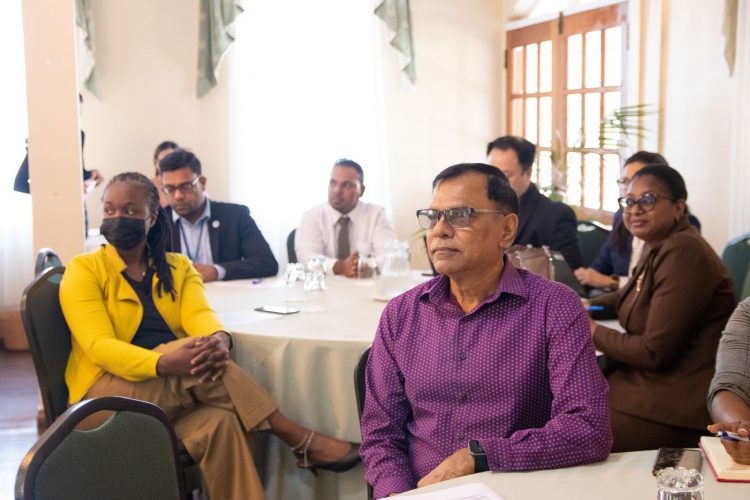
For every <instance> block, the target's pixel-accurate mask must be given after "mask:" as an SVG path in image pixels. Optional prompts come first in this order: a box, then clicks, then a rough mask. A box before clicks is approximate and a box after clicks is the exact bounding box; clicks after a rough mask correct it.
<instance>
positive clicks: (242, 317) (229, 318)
mask: <svg viewBox="0 0 750 500" xmlns="http://www.w3.org/2000/svg"><path fill="white" fill-rule="evenodd" d="M282 317H283V316H282V315H281V314H271V313H264V312H259V311H253V310H252V309H247V310H242V311H232V312H225V313H221V314H219V321H221V324H222V325H224V326H225V327H227V328H229V327H230V326H232V325H243V324H247V323H258V322H259V321H267V320H269V319H279V318H282Z"/></svg>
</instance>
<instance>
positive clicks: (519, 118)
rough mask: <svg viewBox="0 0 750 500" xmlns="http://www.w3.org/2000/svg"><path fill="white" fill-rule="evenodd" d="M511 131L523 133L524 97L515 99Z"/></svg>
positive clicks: (518, 134) (518, 133)
mask: <svg viewBox="0 0 750 500" xmlns="http://www.w3.org/2000/svg"><path fill="white" fill-rule="evenodd" d="M511 107H512V123H511V133H512V134H513V135H517V136H522V135H523V99H513V104H512V105H511Z"/></svg>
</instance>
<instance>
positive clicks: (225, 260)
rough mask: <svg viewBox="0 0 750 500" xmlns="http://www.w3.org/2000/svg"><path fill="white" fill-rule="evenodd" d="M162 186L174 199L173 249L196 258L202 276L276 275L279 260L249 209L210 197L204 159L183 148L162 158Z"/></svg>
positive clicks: (171, 204)
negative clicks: (203, 167)
mask: <svg viewBox="0 0 750 500" xmlns="http://www.w3.org/2000/svg"><path fill="white" fill-rule="evenodd" d="M159 171H160V172H161V181H162V190H163V191H164V194H166V196H167V199H168V200H169V207H168V208H167V214H168V215H169V219H170V220H171V221H172V247H171V250H172V251H173V252H181V253H183V254H185V255H187V256H188V258H189V259H190V260H192V261H193V265H194V266H195V268H196V269H197V270H198V272H200V273H201V276H203V281H215V280H235V279H243V278H257V277H261V276H273V275H275V274H276V273H277V271H278V269H279V265H278V263H277V262H276V259H275V258H274V256H273V253H271V249H270V248H269V246H268V243H267V242H266V240H265V238H263V235H262V234H261V232H260V230H259V229H258V226H257V225H256V224H255V221H254V220H253V218H252V217H250V210H249V209H248V208H247V207H246V206H244V205H237V204H234V203H223V202H220V201H212V200H209V199H208V197H207V196H206V178H205V177H204V176H203V175H202V173H201V162H200V160H198V158H197V157H196V156H195V155H194V154H193V153H192V152H190V151H187V150H185V149H182V148H178V149H176V150H175V151H173V152H172V153H170V154H169V155H168V156H166V157H165V158H163V159H162V160H161V162H159Z"/></svg>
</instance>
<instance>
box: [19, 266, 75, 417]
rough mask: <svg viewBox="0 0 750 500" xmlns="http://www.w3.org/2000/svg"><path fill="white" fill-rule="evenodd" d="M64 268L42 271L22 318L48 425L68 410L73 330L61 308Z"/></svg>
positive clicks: (26, 292)
mask: <svg viewBox="0 0 750 500" xmlns="http://www.w3.org/2000/svg"><path fill="white" fill-rule="evenodd" d="M64 272H65V268H64V267H52V268H47V269H46V270H43V271H42V273H41V274H40V275H38V276H37V277H36V278H34V281H32V282H31V284H29V286H27V287H26V290H24V292H23V297H22V298H21V318H22V320H23V327H24V329H25V330H26V337H27V338H28V340H29V348H30V350H31V357H32V359H33V360H34V368H35V370H36V375H37V379H38V381H39V390H40V392H41V395H42V403H43V405H44V419H45V421H46V423H47V426H50V425H52V422H54V421H55V419H56V418H57V417H58V416H60V415H62V413H63V412H64V411H65V410H66V408H67V407H68V386H67V385H66V384H65V367H66V365H67V363H68V356H69V355H70V330H69V329H68V324H67V323H66V322H65V317H64V316H63V313H62V309H61V308H60V298H59V291H60V280H61V279H62V275H63V273H64Z"/></svg>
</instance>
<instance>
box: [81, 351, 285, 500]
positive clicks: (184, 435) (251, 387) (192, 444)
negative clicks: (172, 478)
mask: <svg viewBox="0 0 750 500" xmlns="http://www.w3.org/2000/svg"><path fill="white" fill-rule="evenodd" d="M188 340H189V339H180V340H175V341H173V342H170V343H168V344H162V345H160V346H158V347H157V348H156V349H154V350H155V351H159V352H171V351H173V350H175V349H176V348H177V347H179V346H180V344H181V343H183V342H186V341H188ZM101 396H125V397H129V398H135V399H140V400H144V401H150V402H151V403H154V404H156V405H158V406H159V407H160V408H161V409H162V410H164V412H165V413H166V414H167V415H168V416H169V418H170V419H171V420H172V423H173V424H174V429H175V433H176V434H177V438H178V439H180V440H181V441H182V442H183V444H184V445H185V448H186V449H187V451H188V453H190V456H191V457H193V459H194V460H195V461H196V462H198V464H199V466H200V468H201V471H202V472H203V476H204V478H205V480H206V486H207V488H208V493H209V495H210V497H211V499H212V500H221V499H250V500H255V499H261V500H262V499H264V498H265V495H264V493H263V485H262V484H261V482H260V478H259V477H258V472H257V471H256V469H255V464H254V463H253V457H252V454H251V452H250V448H249V446H248V445H249V439H250V436H249V433H250V432H251V431H253V430H262V429H268V422H267V421H266V418H267V417H268V416H269V415H270V414H271V413H273V412H274V411H276V410H277V409H278V406H277V404H276V402H274V401H273V399H271V396H269V395H268V393H266V391H264V390H263V389H262V388H261V387H260V386H259V385H258V383H257V382H255V380H253V379H252V378H250V376H249V375H248V374H247V373H245V372H244V371H243V370H242V369H241V368H240V367H239V366H237V365H236V364H235V363H234V362H230V363H229V366H228V367H227V370H226V372H225V373H224V376H223V377H222V378H221V379H220V380H217V381H216V382H204V383H202V384H198V379H197V378H196V377H193V376H188V377H177V376H168V377H158V378H154V379H150V380H145V381H142V382H129V381H127V380H125V379H122V378H120V377H117V376H115V375H112V374H110V373H105V374H104V375H103V376H102V377H101V378H99V380H97V381H96V382H95V383H94V385H92V386H91V388H90V389H89V390H88V392H87V393H86V396H85V397H86V398H95V397H101ZM93 417H95V418H91V419H89V420H87V422H86V426H87V427H89V428H91V427H95V426H97V425H100V424H101V423H102V422H103V421H104V420H105V419H106V418H107V417H108V415H100V414H97V415H94V416H93Z"/></svg>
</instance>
